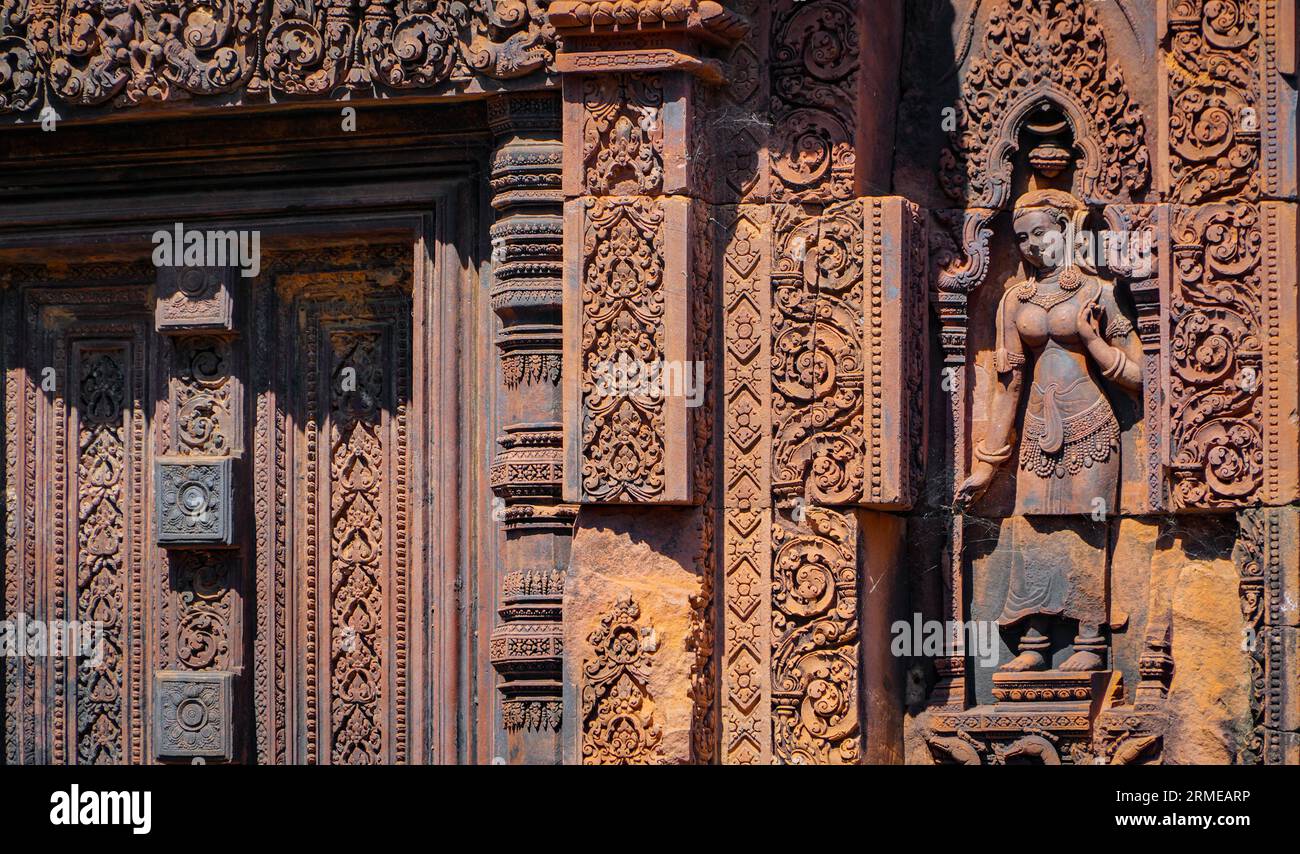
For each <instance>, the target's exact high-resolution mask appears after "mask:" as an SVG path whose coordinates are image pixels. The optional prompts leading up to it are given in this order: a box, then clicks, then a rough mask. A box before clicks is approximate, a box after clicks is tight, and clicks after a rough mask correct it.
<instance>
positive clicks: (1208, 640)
mask: <svg viewBox="0 0 1300 854" xmlns="http://www.w3.org/2000/svg"><path fill="white" fill-rule="evenodd" d="M1159 560H1168V561H1172V562H1174V563H1175V564H1176V565H1177V566H1178V567H1179V569H1178V571H1177V575H1176V577H1175V580H1174V587H1173V639H1174V674H1173V680H1172V682H1171V683H1170V686H1169V731H1168V733H1167V734H1166V736H1165V748H1164V761H1165V762H1167V763H1169V764H1171V765H1191V764H1202V763H1209V764H1229V763H1233V762H1235V761H1236V759H1237V756H1238V753H1239V752H1240V751H1241V750H1243V749H1244V747H1245V746H1246V743H1247V740H1248V739H1249V734H1250V664H1249V656H1248V655H1247V654H1246V652H1245V651H1244V650H1243V648H1242V645H1243V634H1242V629H1243V625H1242V620H1241V613H1240V610H1239V609H1238V608H1237V607H1236V605H1237V601H1238V597H1237V574H1236V572H1235V570H1234V569H1233V565H1232V562H1231V561H1230V560H1225V559H1222V558H1219V559H1204V558H1202V559H1198V558H1197V557H1195V556H1193V555H1189V554H1187V552H1186V550H1185V549H1184V548H1182V547H1180V546H1175V547H1174V548H1171V549H1170V550H1169V551H1167V552H1165V553H1164V554H1162V555H1161V556H1160V558H1159Z"/></svg>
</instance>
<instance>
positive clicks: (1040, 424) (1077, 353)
mask: <svg viewBox="0 0 1300 854" xmlns="http://www.w3.org/2000/svg"><path fill="white" fill-rule="evenodd" d="M1086 217H1087V208H1086V207H1085V206H1084V204H1083V203H1082V202H1081V201H1079V200H1078V199H1076V198H1074V197H1073V196H1071V195H1070V194H1069V193H1066V192H1064V191H1061V190H1034V191H1031V192H1029V193H1026V194H1025V195H1024V196H1022V197H1021V198H1020V199H1019V200H1017V202H1016V206H1015V211H1014V214H1013V219H1012V222H1013V224H1014V227H1015V234H1016V242H1017V244H1018V246H1019V249H1020V254H1021V256H1022V257H1023V258H1024V262H1025V265H1026V272H1027V273H1028V277H1027V278H1025V279H1024V280H1023V281H1020V282H1017V283H1014V284H1012V285H1010V286H1009V287H1008V288H1007V290H1006V293H1005V294H1004V295H1003V296H1002V300H1001V302H1000V304H999V305H998V312H997V321H996V322H997V342H996V351H995V353H994V356H993V364H994V368H995V369H996V371H997V374H998V381H997V383H996V384H995V385H994V388H993V391H992V401H991V404H990V407H989V424H988V429H987V431H986V432H985V434H984V436H983V439H982V440H981V441H980V442H979V443H978V444H977V445H976V446H975V462H974V464H973V465H972V467H971V474H970V477H968V478H967V479H966V481H965V482H964V483H962V485H961V486H960V488H959V489H958V494H957V500H958V502H959V503H960V504H963V505H969V504H970V503H971V502H973V501H975V500H976V499H977V498H979V496H980V495H982V494H983V493H984V491H985V490H986V489H987V488H988V486H989V483H990V482H991V481H992V480H993V476H994V474H995V473H996V472H997V470H998V467H999V466H1001V465H1002V464H1003V463H1005V462H1006V461H1007V460H1009V459H1010V458H1011V456H1012V454H1013V453H1014V449H1013V442H1014V441H1015V438H1014V435H1013V433H1012V428H1013V426H1014V424H1015V420H1016V412H1017V409H1018V408H1019V405H1020V399H1021V393H1022V392H1023V390H1024V385H1025V382H1024V380H1025V375H1026V374H1029V377H1030V381H1029V400H1028V404H1027V406H1026V408H1025V414H1024V424H1023V427H1022V429H1021V430H1020V440H1019V444H1020V454H1019V471H1018V472H1017V476H1016V505H1015V512H1016V514H1017V515H1024V516H1045V515H1052V516H1059V515H1066V514H1082V513H1094V512H1096V510H1097V509H1098V503H1097V499H1101V501H1102V502H1104V504H1102V505H1101V506H1102V507H1103V508H1104V509H1105V510H1109V508H1112V507H1114V506H1115V502H1116V499H1117V494H1118V483H1119V438H1120V429H1119V422H1118V421H1117V420H1116V417H1115V410H1114V408H1113V407H1112V405H1111V402H1110V398H1109V397H1108V396H1107V385H1108V383H1113V384H1115V385H1118V386H1120V387H1121V388H1123V389H1128V390H1138V389H1140V388H1141V385H1142V379H1141V374H1140V361H1139V358H1140V354H1141V348H1140V345H1139V343H1138V341H1137V340H1136V336H1135V335H1134V334H1133V326H1132V324H1131V323H1130V322H1129V320H1128V318H1127V317H1125V316H1124V314H1123V313H1122V312H1121V311H1120V309H1119V305H1118V303H1116V301H1115V294H1114V288H1113V285H1112V284H1111V283H1110V282H1106V281H1103V280H1102V279H1100V278H1098V277H1097V276H1096V275H1094V274H1091V272H1090V271H1085V270H1084V269H1081V268H1080V266H1079V265H1078V263H1076V242H1075V241H1076V235H1079V234H1082V230H1083V227H1084V220H1085V218H1086ZM1027 527H1029V526H1027ZM1041 536H1042V537H1043V540H1042V542H1041V543H1037V542H1034V541H1032V540H1031V542H1030V543H1027V544H1024V545H1025V546H1026V547H1025V548H1023V549H1022V552H1021V554H1020V559H1018V560H1015V561H1013V568H1012V572H1011V581H1010V587H1009V589H1008V591H1007V599H1006V602H1005V604H1004V605H1003V609H1002V616H1001V617H1000V618H999V619H998V623H999V625H1001V626H1002V627H1004V628H1010V627H1013V626H1015V625H1017V624H1020V623H1022V622H1023V624H1024V625H1023V630H1022V633H1021V636H1020V641H1019V644H1018V649H1017V652H1018V654H1017V655H1016V657H1015V658H1013V659H1012V660H1011V661H1009V662H1007V663H1006V664H1004V665H1003V666H1002V667H1001V668H1000V669H1001V670H1004V671H1024V670H1041V669H1044V668H1045V667H1046V666H1047V662H1048V660H1049V658H1048V656H1047V653H1048V651H1049V648H1050V645H1051V635H1050V625H1051V621H1052V620H1061V619H1068V620H1074V621H1077V623H1078V632H1077V635H1076V637H1075V639H1074V644H1073V645H1074V651H1073V654H1072V655H1070V657H1069V658H1068V659H1066V661H1065V662H1064V663H1063V664H1062V665H1061V670H1069V671H1087V670H1097V669H1100V668H1101V667H1102V666H1103V663H1104V662H1103V658H1102V655H1103V654H1104V652H1105V649H1106V644H1105V641H1104V639H1103V638H1102V636H1101V626H1102V624H1103V623H1105V622H1106V578H1105V571H1106V570H1105V562H1106V561H1105V554H1104V552H1101V553H1098V554H1097V555H1096V558H1095V560H1086V561H1081V560H1080V559H1079V558H1080V554H1079V552H1078V550H1077V549H1075V550H1072V552H1071V553H1070V554H1055V553H1054V552H1056V551H1059V546H1055V547H1054V544H1059V543H1060V542H1061V540H1060V539H1059V538H1058V539H1055V540H1053V539H1052V538H1051V536H1050V535H1041ZM1031 537H1032V535H1031Z"/></svg>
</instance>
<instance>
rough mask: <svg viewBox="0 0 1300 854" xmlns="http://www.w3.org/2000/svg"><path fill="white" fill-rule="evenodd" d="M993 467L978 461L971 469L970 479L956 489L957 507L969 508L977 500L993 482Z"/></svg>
mask: <svg viewBox="0 0 1300 854" xmlns="http://www.w3.org/2000/svg"><path fill="white" fill-rule="evenodd" d="M995 471H996V470H995V469H994V468H993V466H991V465H989V464H988V463H986V462H984V461H983V460H980V461H978V462H976V463H975V465H974V467H972V468H971V473H970V477H968V478H966V480H964V481H963V482H962V485H961V486H959V487H958V488H957V506H959V507H969V506H970V505H971V504H972V503H974V502H975V501H977V500H979V497H980V496H981V495H983V494H984V492H985V490H987V489H988V488H989V484H990V483H992V482H993V475H994V473H995Z"/></svg>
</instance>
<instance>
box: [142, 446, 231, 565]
mask: <svg viewBox="0 0 1300 854" xmlns="http://www.w3.org/2000/svg"><path fill="white" fill-rule="evenodd" d="M232 479H233V466H232V462H231V459H230V458H229V457H223V458H220V459H197V458H188V457H169V458H163V459H159V460H158V461H157V462H156V463H155V466H154V489H155V491H156V492H155V494H156V496H157V498H156V501H157V519H156V523H157V529H158V544H159V545H161V546H213V545H219V546H228V545H230V544H231V543H232V542H233V524H232V519H231V512H232V509H233V506H234V500H233V492H234V488H233V483H232Z"/></svg>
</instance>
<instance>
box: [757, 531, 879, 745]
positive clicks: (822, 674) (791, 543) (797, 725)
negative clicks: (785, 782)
mask: <svg viewBox="0 0 1300 854" xmlns="http://www.w3.org/2000/svg"><path fill="white" fill-rule="evenodd" d="M805 512H806V519H805V522H806V524H802V525H792V524H790V523H788V522H786V521H785V520H782V519H778V521H777V523H776V524H774V526H773V531H772V540H773V544H774V546H775V554H774V556H773V559H772V590H773V596H772V711H773V717H774V720H773V723H772V725H773V727H774V743H773V753H774V755H775V756H776V758H777V759H778V760H780V761H781V762H785V763H792V764H808V765H827V764H831V765H842V764H843V765H846V764H853V763H856V762H857V761H859V759H860V755H861V749H862V745H861V729H860V722H859V713H858V680H859V678H860V674H859V665H858V652H859V651H858V593H857V586H858V570H857V542H856V528H855V527H854V525H853V523H852V521H851V519H850V517H848V516H845V515H843V514H841V513H837V512H835V511H832V510H827V509H824V508H820V507H809V508H808V509H807V510H806V511H805Z"/></svg>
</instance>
